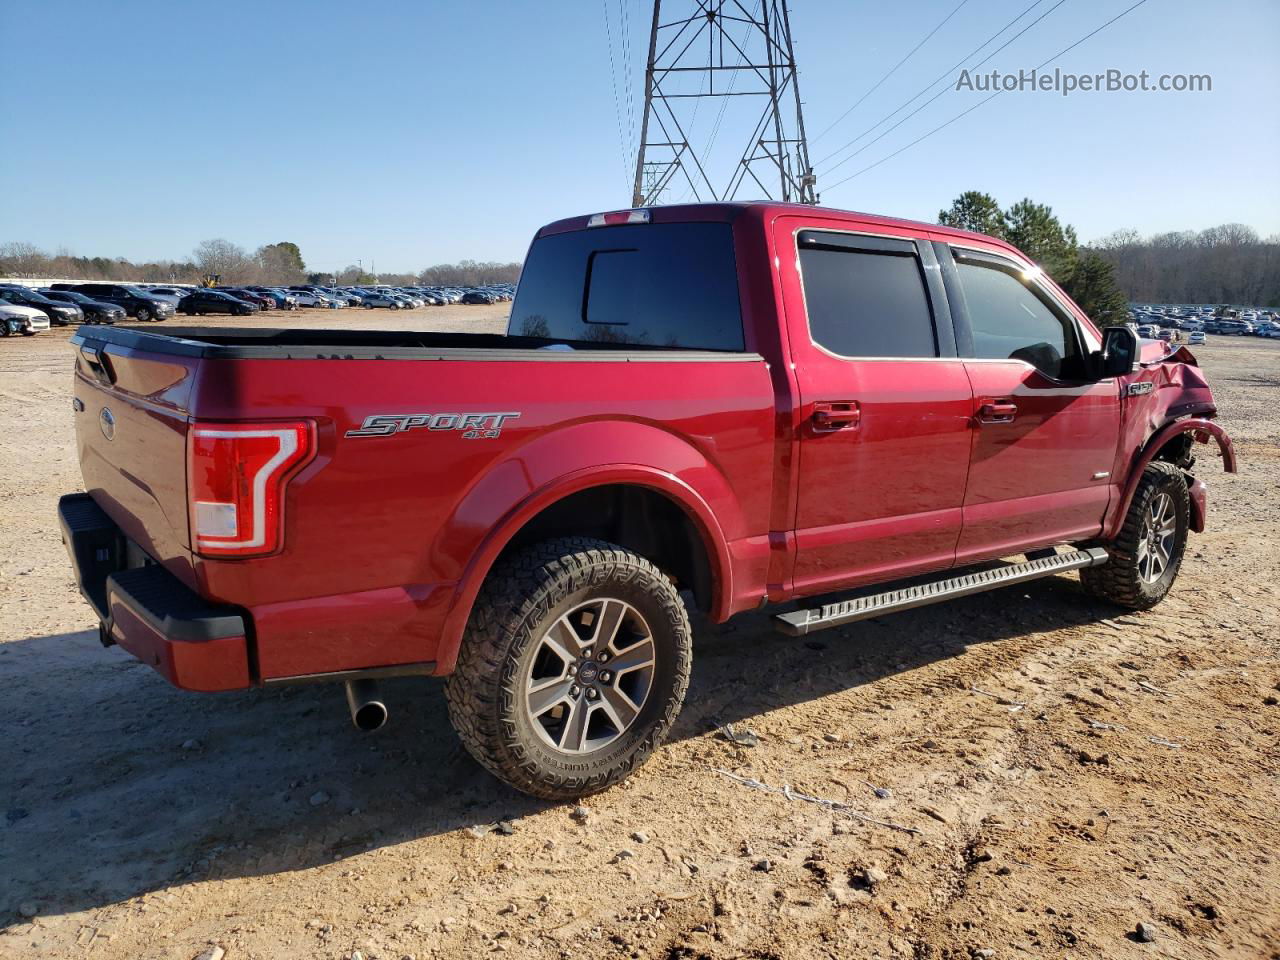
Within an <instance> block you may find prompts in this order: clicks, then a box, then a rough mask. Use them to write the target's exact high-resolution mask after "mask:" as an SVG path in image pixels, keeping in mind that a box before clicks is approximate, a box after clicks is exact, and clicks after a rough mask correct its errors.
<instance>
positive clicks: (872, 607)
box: [773, 547, 1107, 637]
mask: <svg viewBox="0 0 1280 960" xmlns="http://www.w3.org/2000/svg"><path fill="white" fill-rule="evenodd" d="M1106 562H1107V551H1106V550H1104V549H1103V548H1102V547H1088V548H1087V549H1084V550H1071V551H1068V552H1066V553H1058V554H1054V555H1053V556H1051V557H1040V558H1039V559H1036V560H1028V561H1027V562H1026V563H1011V564H1007V565H1006V566H1003V567H996V568H995V569H994V570H982V571H979V572H978V573H969V574H965V575H964V576H960V577H952V578H950V579H948V580H935V581H933V582H932V583H922V584H919V585H918V586H914V587H904V588H902V589H901V590H889V591H887V592H885V593H873V594H871V595H869V596H864V597H856V598H854V599H852V600H840V601H838V602H836V603H827V604H823V605H822V606H821V607H815V608H813V609H811V610H796V611H793V612H791V613H780V614H778V615H777V616H775V617H774V618H773V619H774V623H775V624H776V625H777V628H778V629H779V630H781V631H782V632H783V633H787V634H790V635H791V636H793V637H802V636H804V635H805V634H807V633H813V632H814V631H815V630H825V629H827V628H828V627H842V626H844V625H845V624H846V623H853V622H855V621H857V620H867V619H869V618H871V617H879V616H882V615H884V614H886V613H897V612H898V611H900V610H911V609H912V608H914V607H924V606H928V605H929V604H931V603H941V602H942V601H943V600H953V599H955V598H956V597H967V596H969V595H970V594H974V593H984V592H985V591H987V590H995V589H996V588H997V587H1008V586H1012V585H1013V584H1016V583H1026V582H1027V581H1028V580H1038V579H1040V578H1041V577H1051V576H1053V575H1054V574H1055V573H1062V572H1063V571H1064V570H1079V569H1080V568H1082V567H1096V566H1099V565H1100V564H1103V563H1106Z"/></svg>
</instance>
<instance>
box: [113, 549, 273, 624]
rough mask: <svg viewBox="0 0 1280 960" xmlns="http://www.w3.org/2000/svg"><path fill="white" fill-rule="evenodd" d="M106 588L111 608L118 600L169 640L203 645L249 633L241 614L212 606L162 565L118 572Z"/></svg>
mask: <svg viewBox="0 0 1280 960" xmlns="http://www.w3.org/2000/svg"><path fill="white" fill-rule="evenodd" d="M106 589H107V603H108V608H109V607H110V603H111V601H112V599H113V598H115V599H117V600H118V601H119V602H120V603H122V604H124V606H126V607H128V608H129V610H131V611H132V612H133V613H135V614H137V615H138V616H139V617H140V618H141V619H143V620H145V621H146V622H147V623H148V624H149V625H150V626H151V627H152V628H153V629H155V630H156V632H157V633H159V634H160V635H161V636H163V637H165V638H167V639H169V640H176V641H180V642H186V643H202V642H205V641H208V640H219V639H222V638H223V637H243V636H246V635H247V634H248V630H247V628H246V627H245V622H244V617H243V616H241V614H240V613H239V611H237V610H235V608H233V607H224V606H218V605H215V604H211V603H209V602H208V601H206V600H204V599H203V598H202V597H200V596H199V595H198V594H196V593H194V592H193V591H192V590H191V589H190V588H188V587H187V586H186V584H184V583H182V581H180V580H179V579H178V578H177V577H175V576H174V575H173V574H171V573H170V572H169V571H168V570H166V569H165V568H164V567H161V566H155V565H152V566H148V567H138V568H136V569H134V570H117V571H116V572H115V573H113V574H111V575H110V576H108V577H107V588H106Z"/></svg>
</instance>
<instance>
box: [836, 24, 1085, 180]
mask: <svg viewBox="0 0 1280 960" xmlns="http://www.w3.org/2000/svg"><path fill="white" fill-rule="evenodd" d="M1066 2H1067V0H1058V2H1057V3H1055V4H1054V5H1053V6H1052V7H1050V8H1049V9H1048V10H1046V11H1045V12H1044V13H1042V14H1040V16H1038V17H1036V18H1035V19H1034V20H1032V21H1031V22H1030V23H1028V24H1027V25H1026V26H1025V27H1023V28H1022V29H1021V30H1019V31H1018V32H1017V33H1015V34H1014V35H1013V36H1012V37H1010V38H1009V39H1008V40H1006V41H1005V42H1004V43H1002V44H1000V46H998V47H996V48H995V49H994V50H992V51H991V52H990V53H988V54H987V55H986V56H985V57H983V58H982V59H981V60H979V61H978V62H977V63H975V64H974V65H973V66H972V67H971V68H970V69H972V70H977V69H978V68H979V67H981V66H982V65H983V64H985V63H987V62H988V61H989V60H990V59H991V58H992V57H994V56H995V55H996V54H997V53H999V52H1000V51H1001V50H1003V49H1004V48H1005V47H1007V46H1009V44H1011V43H1013V42H1014V41H1015V40H1017V39H1018V38H1019V37H1020V36H1022V35H1023V34H1024V33H1026V32H1027V31H1028V30H1030V29H1031V28H1032V27H1034V26H1035V25H1036V24H1037V23H1039V22H1040V21H1041V20H1043V19H1044V18H1045V17H1047V16H1049V14H1051V13H1053V11H1055V10H1057V9H1058V8H1059V7H1060V6H1062V5H1063V4H1064V3H1066ZM997 36H998V34H997ZM930 86H932V84H930ZM948 90H949V88H948V87H943V88H942V89H941V90H939V91H938V92H937V93H935V94H934V95H933V96H932V97H930V98H929V99H928V100H926V101H925V102H924V103H922V104H920V106H918V107H916V108H915V109H914V110H912V111H911V112H910V113H908V114H907V115H906V116H905V117H903V118H902V119H901V120H899V121H898V122H897V123H895V124H894V125H893V126H892V127H889V128H888V129H886V130H882V131H881V132H880V133H879V134H877V135H876V136H875V137H874V138H873V139H871V140H868V141H867V142H866V143H864V144H863V145H862V146H860V147H859V148H858V149H857V150H855V151H853V153H851V154H849V155H848V156H847V157H845V158H844V159H843V160H841V161H840V162H839V163H835V164H832V165H831V166H830V167H829V168H828V169H827V170H826V172H827V173H832V172H834V171H836V170H839V169H840V168H841V167H843V166H844V165H845V164H846V163H848V162H849V161H850V160H852V159H853V158H854V157H856V156H857V155H858V154H860V153H862V151H863V150H866V149H867V148H868V147H870V146H873V145H874V144H876V143H879V142H880V141H881V140H883V139H884V138H885V137H887V136H888V135H889V134H891V133H893V131H895V130H897V129H898V128H899V127H900V126H902V125H903V124H904V123H906V122H907V121H908V120H910V119H911V118H912V117H914V116H915V115H916V114H917V113H919V112H920V111H921V110H923V109H924V108H925V107H927V106H929V104H931V103H933V102H934V101H935V100H937V99H938V98H939V97H941V96H942V95H943V94H944V93H947V92H948ZM880 122H881V123H883V122H884V121H883V120H882V121H880ZM871 129H872V130H874V129H875V127H872V128H871ZM870 132H871V130H867V131H865V132H864V133H863V134H860V136H865V135H866V133H870ZM846 146H847V145H846Z"/></svg>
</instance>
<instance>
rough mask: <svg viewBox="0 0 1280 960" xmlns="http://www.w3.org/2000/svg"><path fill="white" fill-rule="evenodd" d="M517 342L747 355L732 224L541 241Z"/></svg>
mask: <svg viewBox="0 0 1280 960" xmlns="http://www.w3.org/2000/svg"><path fill="white" fill-rule="evenodd" d="M508 333H509V334H511V335H512V336H531V337H549V338H552V339H556V340H586V341H594V342H598V343H619V344H644V345H649V346H655V347H689V348H694V349H709V350H741V349H742V348H743V339H742V315H741V311H740V309H739V305H738V275H737V269H736V267H735V265H734V259H733V236H732V234H731V232H730V228H729V225H728V224H727V223H652V224H629V225H625V226H617V227H597V228H593V229H587V230H579V231H576V232H573V233H561V234H554V235H552V236H548V237H542V238H540V239H539V240H537V241H535V242H534V244H533V247H532V249H530V251H529V258H528V260H527V261H526V262H525V266H524V272H523V274H522V275H521V277H520V287H519V290H518V291H517V296H516V299H515V302H514V303H513V304H512V310H511V322H510V326H509V328H508Z"/></svg>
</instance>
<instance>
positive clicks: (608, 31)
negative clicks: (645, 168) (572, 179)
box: [601, 0, 631, 182]
mask: <svg viewBox="0 0 1280 960" xmlns="http://www.w3.org/2000/svg"><path fill="white" fill-rule="evenodd" d="M601 8H602V10H603V12H604V32H605V36H606V37H607V38H608V41H609V43H608V46H609V82H610V84H612V85H613V112H614V115H615V116H616V117H617V118H618V152H619V153H620V154H621V156H622V177H623V180H624V181H627V182H629V181H630V179H631V174H630V172H629V167H630V164H629V163H628V162H627V161H628V158H629V156H630V153H631V151H630V150H629V149H628V148H627V144H626V141H625V139H624V138H623V136H622V105H621V104H620V103H619V102H618V68H617V66H616V65H615V64H614V60H613V28H612V27H611V26H610V25H609V0H601Z"/></svg>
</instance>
